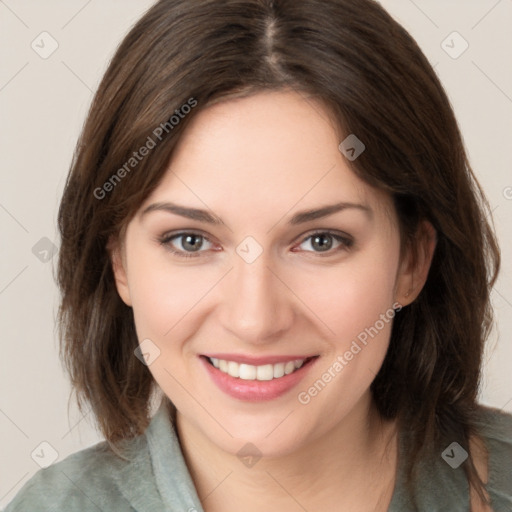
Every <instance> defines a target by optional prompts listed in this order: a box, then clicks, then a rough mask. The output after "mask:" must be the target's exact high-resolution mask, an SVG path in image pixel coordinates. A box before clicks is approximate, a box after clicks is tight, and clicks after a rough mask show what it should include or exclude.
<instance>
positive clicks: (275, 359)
mask: <svg viewBox="0 0 512 512" xmlns="http://www.w3.org/2000/svg"><path fill="white" fill-rule="evenodd" d="M203 355H204V356H205V357H209V358H212V357H214V358H216V359H225V360H226V361H235V362H236V363H239V364H241V363H244V364H252V365H253V366H262V365H264V364H277V363H287V362H288V361H295V360H296V359H301V360H302V359H307V358H308V357H314V355H315V354H314V355H309V356H305V355H293V354H292V355H283V356H260V357H254V356H244V355H242V354H227V353H222V354H221V353H217V354H203Z"/></svg>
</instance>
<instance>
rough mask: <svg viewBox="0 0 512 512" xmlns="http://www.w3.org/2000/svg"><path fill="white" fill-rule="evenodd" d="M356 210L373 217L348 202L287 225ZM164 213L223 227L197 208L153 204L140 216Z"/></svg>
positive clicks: (363, 207)
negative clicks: (157, 212)
mask: <svg viewBox="0 0 512 512" xmlns="http://www.w3.org/2000/svg"><path fill="white" fill-rule="evenodd" d="M349 209H356V210H360V211H362V212H364V213H365V214H366V215H367V216H368V217H369V218H372V217H373V210H372V209H371V208H370V207H369V206H366V205H363V204H358V203H350V202H341V203H336V204H331V205H326V206H322V207H320V208H314V209H311V210H304V211H301V212H298V213H296V214H295V215H294V216H293V217H292V218H291V219H290V220H289V224H291V225H297V224H304V223H306V222H310V221H312V220H316V219H321V218H324V217H327V216H329V215H333V214H334V213H338V212H340V211H343V210H349ZM154 211H164V212H168V213H173V214H175V215H180V216H181V217H186V218H187V219H191V220H197V221H199V222H206V223H207V224H213V225H225V223H224V221H223V220H222V219H221V218H220V217H217V215H215V214H214V213H211V212H208V211H207V210H201V209H198V208H188V207H186V206H180V205H178V204H175V203H169V202H165V203H162V202H161V203H154V204H151V205H149V206H148V207H147V208H145V209H144V211H143V212H142V214H141V216H144V215H146V214H148V213H150V212H154Z"/></svg>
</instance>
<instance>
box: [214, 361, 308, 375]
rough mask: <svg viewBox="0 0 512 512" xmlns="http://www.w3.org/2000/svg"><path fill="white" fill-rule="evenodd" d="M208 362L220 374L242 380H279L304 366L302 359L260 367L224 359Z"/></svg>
mask: <svg viewBox="0 0 512 512" xmlns="http://www.w3.org/2000/svg"><path fill="white" fill-rule="evenodd" d="M210 361H211V363H212V364H213V366H215V368H218V369H219V370H220V371H221V372H224V373H227V374H228V375H230V376H231V377H237V378H240V379H243V380H272V379H279V378H280V377H283V376H284V375H289V374H290V373H293V372H294V371H295V370H297V369H299V368H300V367H301V366H302V365H303V364H304V359H295V360H293V361H288V362H286V363H276V364H263V365H260V366H254V365H252V364H244V363H241V364H239V363H236V362H235V361H226V360H225V359H218V358H216V357H211V358H210Z"/></svg>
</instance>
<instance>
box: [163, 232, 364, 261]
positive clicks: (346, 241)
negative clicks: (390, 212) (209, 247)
mask: <svg viewBox="0 0 512 512" xmlns="http://www.w3.org/2000/svg"><path fill="white" fill-rule="evenodd" d="M187 235H193V236H198V237H201V238H203V239H204V240H207V241H208V242H210V243H213V242H211V240H210V239H209V238H208V237H207V236H205V235H203V234H202V233H196V232H193V231H182V232H181V233H171V234H165V235H163V236H162V237H161V238H160V239H159V242H160V244H161V245H163V246H165V248H166V249H167V250H168V251H169V252H171V253H172V254H174V255H176V256H178V257H180V258H197V257H199V256H200V255H201V253H202V252H205V251H197V252H186V251H181V250H176V249H173V248H172V247H171V245H170V242H171V241H172V240H175V239H179V238H180V237H185V236H187ZM318 235H327V236H330V237H332V238H333V239H334V240H336V241H337V242H340V243H341V246H340V247H338V248H335V249H333V250H331V249H329V250H327V251H325V253H322V252H319V251H305V252H312V253H314V254H317V255H318V256H320V257H327V256H332V255H333V254H335V253H337V252H340V251H342V250H345V251H347V250H349V249H350V248H351V247H352V246H353V245H354V240H352V238H350V237H348V236H347V235H341V234H339V233H337V232H334V231H329V230H323V231H322V230H317V231H314V232H313V233H310V234H309V235H307V236H305V237H304V238H302V240H301V242H300V244H299V245H302V244H303V243H304V242H306V241H307V240H309V239H310V238H314V237H315V236H318Z"/></svg>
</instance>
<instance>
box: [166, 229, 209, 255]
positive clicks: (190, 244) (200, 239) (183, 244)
mask: <svg viewBox="0 0 512 512" xmlns="http://www.w3.org/2000/svg"><path fill="white" fill-rule="evenodd" d="M160 243H161V244H162V245H164V246H166V248H167V249H168V250H169V251H171V252H172V253H173V254H175V255H176V256H182V257H185V258H190V257H196V256H199V255H200V254H199V253H201V252H204V251H205V250H208V249H211V248H212V247H213V244H212V242H210V240H208V239H207V238H206V237H205V236H204V235H201V234H198V233H176V234H169V235H164V236H163V237H162V238H161V239H160ZM205 246H206V247H205ZM194 253H196V254H194Z"/></svg>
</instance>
